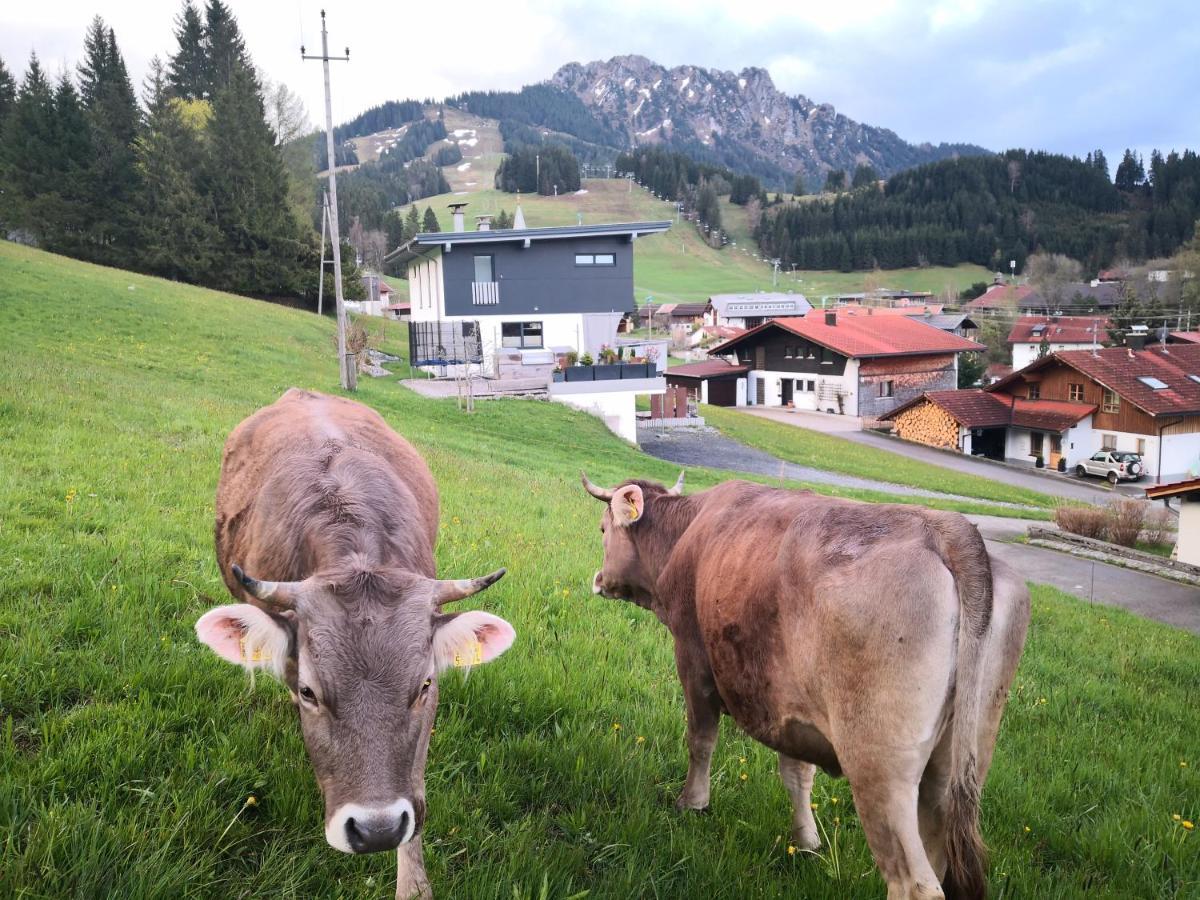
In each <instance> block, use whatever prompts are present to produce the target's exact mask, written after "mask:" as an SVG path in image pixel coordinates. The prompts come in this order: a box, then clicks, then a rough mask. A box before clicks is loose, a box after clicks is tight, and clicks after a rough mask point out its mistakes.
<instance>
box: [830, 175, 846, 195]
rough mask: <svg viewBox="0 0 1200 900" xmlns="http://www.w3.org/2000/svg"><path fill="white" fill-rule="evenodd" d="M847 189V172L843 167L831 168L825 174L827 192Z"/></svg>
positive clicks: (833, 192) (834, 192)
mask: <svg viewBox="0 0 1200 900" xmlns="http://www.w3.org/2000/svg"><path fill="white" fill-rule="evenodd" d="M845 189H846V173H845V172H843V171H842V170H841V169H830V170H829V172H828V173H826V175H825V192H826V193H832V194H836V193H838V192H839V191H844V190H845Z"/></svg>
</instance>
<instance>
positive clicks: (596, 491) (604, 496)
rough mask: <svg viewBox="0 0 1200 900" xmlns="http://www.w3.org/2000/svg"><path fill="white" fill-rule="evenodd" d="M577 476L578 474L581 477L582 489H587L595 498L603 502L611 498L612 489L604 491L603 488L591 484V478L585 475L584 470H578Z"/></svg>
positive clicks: (607, 501) (609, 500)
mask: <svg viewBox="0 0 1200 900" xmlns="http://www.w3.org/2000/svg"><path fill="white" fill-rule="evenodd" d="M579 476H580V478H582V479H583V489H584V490H585V491H587V492H588V493H589V494H591V495H592V496H593V497H595V498H596V499H597V500H603V501H604V502H605V503H609V502H611V501H612V498H613V492H612V491H606V490H605V489H604V488H602V487H597V486H596V485H594V484H592V482H591V479H590V478H588V477H587V473H586V472H580V473H579Z"/></svg>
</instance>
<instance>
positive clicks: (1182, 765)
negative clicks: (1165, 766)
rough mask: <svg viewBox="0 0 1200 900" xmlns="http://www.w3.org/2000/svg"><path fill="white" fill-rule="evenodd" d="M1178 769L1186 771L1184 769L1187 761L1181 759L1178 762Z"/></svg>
mask: <svg viewBox="0 0 1200 900" xmlns="http://www.w3.org/2000/svg"><path fill="white" fill-rule="evenodd" d="M1179 768H1181V769H1186V768H1187V760H1186V759H1181V760H1180V761H1179Z"/></svg>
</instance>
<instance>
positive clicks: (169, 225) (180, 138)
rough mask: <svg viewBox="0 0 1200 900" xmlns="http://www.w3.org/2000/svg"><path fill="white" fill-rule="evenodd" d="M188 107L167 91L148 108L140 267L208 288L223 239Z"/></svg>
mask: <svg viewBox="0 0 1200 900" xmlns="http://www.w3.org/2000/svg"><path fill="white" fill-rule="evenodd" d="M183 103H184V101H182V100H180V99H179V98H177V97H172V96H170V95H169V94H168V93H167V91H166V89H164V88H163V87H161V86H160V87H159V88H158V89H157V90H155V92H154V94H153V97H152V99H151V100H150V101H149V102H148V108H149V109H148V115H147V121H146V129H145V133H144V134H143V135H142V137H141V138H140V139H139V140H138V143H137V164H138V171H139V173H140V175H141V190H140V192H139V194H138V206H137V212H138V217H137V235H138V246H139V249H140V253H139V257H138V267H139V268H140V269H142V270H143V271H146V272H151V273H153V274H155V275H161V276H163V277H165V278H174V279H178V280H180V281H188V282H192V283H194V284H208V283H211V282H212V279H213V255H214V253H215V251H216V248H217V246H218V244H219V241H220V235H219V234H218V232H217V230H216V228H215V226H214V225H213V223H212V221H211V220H210V219H209V208H208V204H207V202H206V201H205V198H203V197H201V196H200V193H199V191H198V190H197V189H196V176H197V173H198V172H200V171H201V168H202V166H203V162H204V150H203V130H202V128H197V127H196V126H194V125H192V124H189V123H188V122H186V121H185V120H184V117H183V115H182V113H181V110H182V108H183Z"/></svg>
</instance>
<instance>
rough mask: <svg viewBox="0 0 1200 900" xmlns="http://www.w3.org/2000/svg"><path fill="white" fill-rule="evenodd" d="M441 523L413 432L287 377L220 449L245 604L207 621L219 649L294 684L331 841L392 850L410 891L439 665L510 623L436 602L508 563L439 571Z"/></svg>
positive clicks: (420, 875)
mask: <svg viewBox="0 0 1200 900" xmlns="http://www.w3.org/2000/svg"><path fill="white" fill-rule="evenodd" d="M437 528H438V496H437V488H436V487H435V486H434V482H433V476H432V475H430V473H429V469H428V468H427V467H426V465H425V462H424V461H423V460H422V459H421V457H420V455H419V454H418V453H417V452H416V450H414V449H413V448H412V446H411V445H410V444H409V443H408V442H407V441H405V440H404V439H403V438H401V437H400V436H399V435H397V434H396V433H395V432H394V431H392V430H391V429H390V428H389V427H388V426H387V423H386V422H384V420H383V418H382V417H380V416H379V414H378V413H376V412H375V411H373V410H371V409H368V408H367V407H365V406H362V405H360V404H358V403H354V402H351V401H349V400H343V399H339V398H337V397H327V396H324V395H321V394H314V393H309V392H307V391H300V390H297V389H295V388H293V389H291V390H289V391H288V392H287V393H285V394H284V395H283V396H282V397H280V398H279V400H277V401H276V402H275V403H273V404H272V405H270V406H268V407H266V408H264V409H261V410H259V411H258V412H256V413H255V414H254V415H252V416H250V417H249V418H248V419H246V420H245V421H244V422H242V423H241V424H240V425H238V427H237V428H235V429H234V430H233V433H232V434H231V435H230V436H229V440H228V441H227V442H226V444H225V452H224V455H223V457H222V461H221V479H220V483H219V485H218V486H217V522H216V544H217V561H218V563H219V565H220V569H221V572H222V573H223V574H224V576H225V583H226V585H227V586H228V587H229V591H230V593H232V594H233V595H234V597H236V598H238V599H240V600H244V601H246V602H244V603H239V604H236V605H232V606H221V607H218V608H216V609H212V610H209V611H208V612H207V613H205V614H204V615H203V616H202V617H201V618H200V620H199V621H198V622H197V623H196V633H197V635H198V636H199V638H200V640H201V641H203V642H204V643H205V644H207V645H208V646H209V647H211V648H212V649H213V650H214V651H216V653H217V654H218V655H219V656H221V657H223V658H224V659H226V660H228V661H229V662H232V663H236V664H238V665H241V666H243V667H245V668H246V669H249V670H254V669H265V670H267V671H269V672H271V673H272V674H274V675H275V676H277V677H278V678H280V679H281V680H282V681H283V682H284V683H286V684H287V686H288V688H289V689H290V691H291V694H292V701H293V702H294V703H295V705H296V707H297V709H298V710H299V715H300V727H301V730H302V731H303V733H304V742H305V745H306V746H307V748H308V756H309V759H310V760H311V761H312V766H313V770H314V772H315V774H316V777H317V782H318V783H319V785H320V787H321V792H322V794H323V796H324V800H325V838H326V840H328V841H329V843H330V844H331V845H332V846H333V847H336V848H337V849H338V850H343V851H345V852H347V853H371V852H374V851H380V850H392V849H395V848H397V847H398V848H399V853H398V857H397V859H398V876H397V881H396V895H397V897H401V898H408V897H413V896H419V895H425V894H427V893H428V890H429V883H428V880H427V879H426V876H425V867H424V863H423V861H422V857H421V842H420V834H421V828H422V825H423V824H424V820H425V756H426V752H427V751H428V749H429V734H430V729H431V728H432V726H433V720H434V713H435V711H436V709H437V699H438V674H439V673H440V672H442V671H444V670H445V669H447V668H449V667H451V666H472V665H477V664H479V663H482V662H487V661H488V660H490V659H493V658H495V657H496V656H499V655H500V654H501V653H503V652H504V651H505V650H507V649H508V647H509V646H510V645H511V644H512V642H513V638H514V636H515V633H514V631H513V629H512V626H511V625H509V624H508V623H507V622H505V621H504V620H503V619H500V618H497V617H496V616H493V615H489V614H488V613H485V612H464V613H458V614H454V613H443V612H442V606H443V605H444V604H446V603H449V602H451V601H454V600H462V599H463V598H465V597H470V596H471V595H472V594H475V593H477V592H479V591H481V590H483V589H484V588H486V587H488V586H489V585H491V584H493V583H494V582H496V581H497V580H498V579H499V578H500V577H501V576H503V575H504V570H503V569H500V570H499V571H496V572H493V573H492V574H490V575H486V576H484V577H482V578H474V579H469V580H463V581H439V580H438V579H436V578H435V577H434V554H433V551H434V542H435V540H436V538H437ZM243 566H244V567H245V570H244V571H243V569H242V567H243ZM259 579H264V580H259ZM265 579H270V580H269V581H268V580H265Z"/></svg>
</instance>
